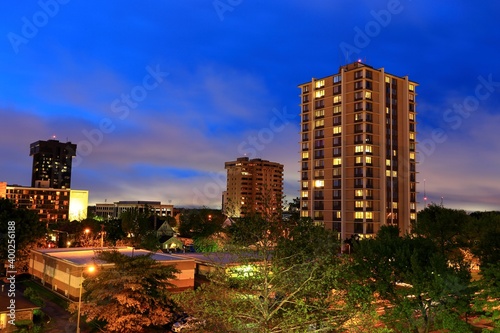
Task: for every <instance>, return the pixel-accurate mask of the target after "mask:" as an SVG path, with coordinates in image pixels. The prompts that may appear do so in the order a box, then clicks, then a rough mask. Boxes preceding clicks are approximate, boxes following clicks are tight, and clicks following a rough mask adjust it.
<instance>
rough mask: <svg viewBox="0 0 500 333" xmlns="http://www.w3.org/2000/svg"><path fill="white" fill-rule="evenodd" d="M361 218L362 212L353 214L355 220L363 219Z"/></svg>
mask: <svg viewBox="0 0 500 333" xmlns="http://www.w3.org/2000/svg"><path fill="white" fill-rule="evenodd" d="M363 217H364V214H363V212H354V218H355V219H363Z"/></svg>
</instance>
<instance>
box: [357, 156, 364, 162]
mask: <svg viewBox="0 0 500 333" xmlns="http://www.w3.org/2000/svg"><path fill="white" fill-rule="evenodd" d="M361 163H363V160H362V159H361V156H356V164H361Z"/></svg>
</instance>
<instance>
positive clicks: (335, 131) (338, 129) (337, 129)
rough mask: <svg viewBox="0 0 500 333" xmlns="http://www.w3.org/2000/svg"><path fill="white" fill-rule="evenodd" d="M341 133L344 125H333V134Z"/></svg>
mask: <svg viewBox="0 0 500 333" xmlns="http://www.w3.org/2000/svg"><path fill="white" fill-rule="evenodd" d="M340 133H342V126H335V127H333V134H340Z"/></svg>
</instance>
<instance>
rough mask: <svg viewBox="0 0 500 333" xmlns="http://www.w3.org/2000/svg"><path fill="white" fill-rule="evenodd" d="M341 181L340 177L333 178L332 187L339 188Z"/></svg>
mask: <svg viewBox="0 0 500 333" xmlns="http://www.w3.org/2000/svg"><path fill="white" fill-rule="evenodd" d="M341 184H342V182H341V180H340V179H334V180H333V187H334V188H339V187H340V186H341Z"/></svg>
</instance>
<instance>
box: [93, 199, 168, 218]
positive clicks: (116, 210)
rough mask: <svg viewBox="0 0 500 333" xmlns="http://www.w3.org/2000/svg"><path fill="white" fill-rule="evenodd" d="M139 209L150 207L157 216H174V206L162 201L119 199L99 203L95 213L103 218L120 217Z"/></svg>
mask: <svg viewBox="0 0 500 333" xmlns="http://www.w3.org/2000/svg"><path fill="white" fill-rule="evenodd" d="M134 209H137V210H139V211H143V210H144V209H149V210H150V211H151V212H153V213H154V214H156V216H173V210H174V206H173V205H171V204H168V205H167V204H162V203H161V202H160V201H117V202H114V203H107V202H106V203H97V204H96V205H95V210H94V213H95V215H96V216H99V217H102V218H103V219H119V218H120V216H121V214H123V213H124V212H128V211H130V210H134Z"/></svg>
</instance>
